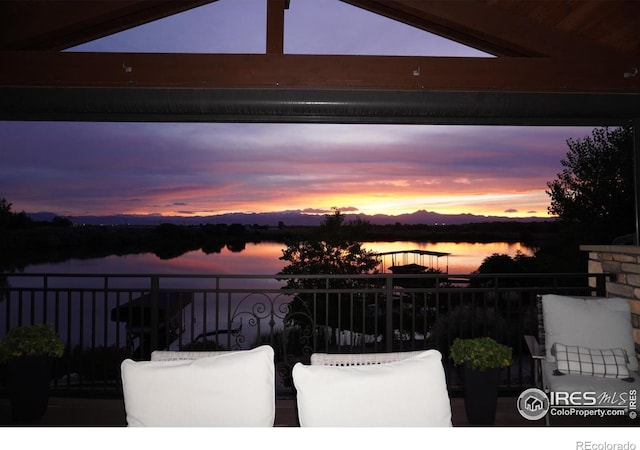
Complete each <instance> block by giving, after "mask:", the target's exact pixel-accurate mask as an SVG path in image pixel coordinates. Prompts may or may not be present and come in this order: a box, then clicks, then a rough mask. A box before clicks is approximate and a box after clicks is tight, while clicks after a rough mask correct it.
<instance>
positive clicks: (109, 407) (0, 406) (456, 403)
mask: <svg viewBox="0 0 640 450" xmlns="http://www.w3.org/2000/svg"><path fill="white" fill-rule="evenodd" d="M451 408H452V422H453V425H454V426H469V424H468V422H467V419H466V417H465V412H464V399H463V398H452V399H451ZM126 425H127V422H126V416H125V410H124V402H123V400H122V399H88V398H73V397H52V398H50V400H49V408H48V410H47V412H46V413H45V415H44V417H42V418H41V419H39V420H36V421H33V422H28V423H16V422H13V421H12V420H11V406H10V403H9V400H8V399H6V398H0V426H3V427H7V426H8V427H24V426H32V427H124V426H126ZM275 425H276V426H279V427H288V426H298V418H297V410H296V404H295V400H293V399H278V400H277V401H276V421H275ZM495 425H496V426H502V427H531V426H533V427H544V426H545V423H544V419H540V420H537V421H530V420H526V419H524V418H523V417H522V416H521V415H520V413H519V412H518V411H517V409H516V399H515V398H512V397H500V398H499V399H498V408H497V414H496V424H495ZM552 426H571V427H581V426H585V427H593V426H640V420H638V419H636V420H635V421H632V420H630V419H628V418H622V419H615V420H613V419H607V420H605V419H595V418H594V419H584V418H576V417H562V418H556V419H554V420H552Z"/></svg>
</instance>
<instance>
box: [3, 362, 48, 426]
mask: <svg viewBox="0 0 640 450" xmlns="http://www.w3.org/2000/svg"><path fill="white" fill-rule="evenodd" d="M51 366H52V361H51V358H49V357H48V356H25V357H21V358H16V359H12V360H10V361H9V362H8V364H7V384H8V388H9V399H10V402H11V417H12V419H13V421H14V422H25V421H30V420H37V419H40V418H41V417H42V416H43V415H44V413H45V412H46V411H47V407H48V405H49V384H50V382H51Z"/></svg>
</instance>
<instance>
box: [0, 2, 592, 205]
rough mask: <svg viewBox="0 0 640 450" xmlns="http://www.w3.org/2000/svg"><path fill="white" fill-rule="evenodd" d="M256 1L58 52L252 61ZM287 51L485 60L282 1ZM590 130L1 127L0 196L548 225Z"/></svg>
mask: <svg viewBox="0 0 640 450" xmlns="http://www.w3.org/2000/svg"><path fill="white" fill-rule="evenodd" d="M265 17H266V1H265V0H219V1H217V2H215V3H212V4H211V5H207V6H204V7H201V8H198V9H194V10H191V11H188V12H186V13H183V14H180V15H175V16H173V17H169V18H166V19H163V20H161V21H158V22H155V23H152V24H147V25H144V26H141V27H139V28H137V29H133V30H129V31H125V32H122V33H119V34H117V35H113V36H110V37H106V38H103V39H100V40H98V41H95V42H92V43H88V44H85V45H82V46H80V47H76V48H74V49H71V50H70V51H117V52H190V53H264V51H265V33H266V31H265V30H266V26H265V20H266V19H265ZM284 51H285V53H309V54H323V53H324V54H329V53H331V54H380V55H424V56H474V57H488V55H485V54H483V53H481V52H478V51H476V50H474V49H470V48H467V47H464V46H461V45H459V44H456V43H452V42H449V41H446V40H444V39H442V38H439V37H437V36H434V35H430V34H428V33H425V32H423V31H421V30H418V29H414V28H412V27H409V26H406V25H402V24H399V23H396V22H393V21H391V20H389V19H386V18H384V17H381V16H377V15H375V14H372V13H368V12H366V11H363V10H360V9H358V8H355V7H353V6H350V5H346V4H343V3H340V2H338V1H336V0H292V1H291V5H290V9H289V10H287V11H286V13H285V45H284ZM591 130H592V128H591V127H507V126H504V127H489V126H484V127H483V126H426V125H335V124H234V123H231V124H229V123H214V124H202V123H174V124H166V123H142V124H141V123H66V122H0V137H1V144H0V145H1V147H2V165H1V166H0V198H2V197H4V198H6V199H7V200H8V201H9V202H11V203H12V204H13V210H14V211H26V212H28V213H32V212H39V211H49V212H53V213H56V214H59V215H64V216H76V215H87V214H95V215H108V214H119V213H126V214H162V215H210V214H222V213H228V212H267V211H285V210H301V211H307V212H318V213H326V212H328V211H330V210H331V208H332V207H338V208H340V209H341V210H342V211H344V212H354V213H364V214H376V213H383V214H392V215H396V214H402V213H411V212H414V211H416V210H420V209H424V210H429V211H435V212H439V213H446V214H456V213H473V214H485V215H501V216H511V217H531V216H537V217H544V216H547V207H548V205H549V196H548V195H547V194H546V193H545V190H546V188H547V187H546V184H547V182H549V181H552V180H553V179H555V178H556V174H557V173H558V172H560V171H561V170H562V166H561V164H560V161H561V159H563V158H564V157H565V156H566V153H567V151H568V147H567V144H566V141H567V139H569V138H573V139H582V138H584V137H586V136H589V135H590V134H591Z"/></svg>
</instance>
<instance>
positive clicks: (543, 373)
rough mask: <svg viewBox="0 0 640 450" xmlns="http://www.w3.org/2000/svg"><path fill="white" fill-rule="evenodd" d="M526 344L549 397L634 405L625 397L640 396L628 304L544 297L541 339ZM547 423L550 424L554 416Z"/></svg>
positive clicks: (528, 338)
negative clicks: (579, 395)
mask: <svg viewBox="0 0 640 450" xmlns="http://www.w3.org/2000/svg"><path fill="white" fill-rule="evenodd" d="M525 340H526V342H527V345H528V347H529V351H530V352H531V355H532V357H533V361H534V365H535V375H536V379H535V383H536V385H537V386H538V387H541V389H542V390H544V391H545V392H546V393H547V395H549V394H550V393H551V392H568V393H578V392H580V393H584V392H590V393H594V394H590V395H592V396H595V397H596V398H606V397H607V396H608V397H609V399H610V400H611V398H612V396H614V395H615V396H616V397H614V398H617V400H616V401H617V402H619V401H623V400H622V399H623V398H626V399H627V401H628V396H622V397H620V394H623V393H627V394H628V393H629V392H630V391H632V390H634V389H635V390H636V392H639V391H640V377H639V376H638V359H637V356H636V351H635V343H634V340H633V332H632V326H631V311H630V307H629V302H628V300H626V299H622V298H604V297H568V296H562V295H553V294H548V295H542V296H539V297H538V337H537V338H536V337H535V336H525ZM601 396H604V397H601ZM602 406H605V407H607V406H612V404H611V403H610V402H603V403H602ZM627 406H628V405H627ZM545 421H546V423H547V425H549V424H550V414H547V415H546V416H545Z"/></svg>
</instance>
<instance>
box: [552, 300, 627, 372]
mask: <svg viewBox="0 0 640 450" xmlns="http://www.w3.org/2000/svg"><path fill="white" fill-rule="evenodd" d="M542 312H543V320H544V332H545V341H544V342H545V352H546V353H545V354H546V358H547V361H549V362H555V361H556V358H555V356H554V355H553V351H552V348H553V345H554V344H563V345H567V346H581V347H587V348H590V349H616V348H622V349H624V350H625V351H626V353H627V355H628V356H629V369H630V370H633V371H636V370H637V369H638V360H637V358H636V357H635V345H634V342H633V331H632V326H631V311H630V308H629V301H628V300H626V299H624V298H602V297H589V298H579V297H567V296H563V295H554V294H548V295H543V296H542Z"/></svg>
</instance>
